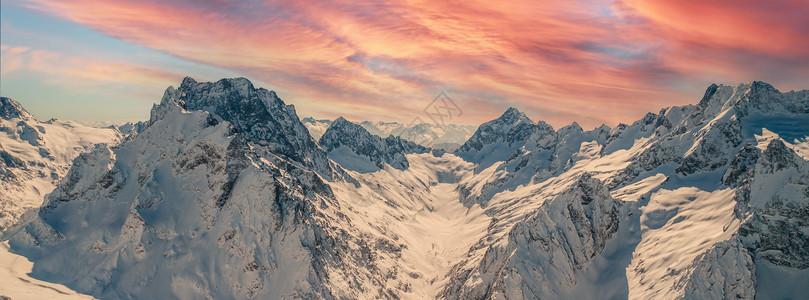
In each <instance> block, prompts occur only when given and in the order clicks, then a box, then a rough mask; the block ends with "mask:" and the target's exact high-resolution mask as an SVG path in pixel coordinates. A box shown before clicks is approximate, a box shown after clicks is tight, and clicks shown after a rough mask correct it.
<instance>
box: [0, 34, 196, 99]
mask: <svg viewBox="0 0 809 300" xmlns="http://www.w3.org/2000/svg"><path fill="white" fill-rule="evenodd" d="M2 57H3V70H2V73H3V74H7V73H12V72H32V73H35V74H39V75H47V77H48V78H50V79H49V80H51V81H52V82H54V83H56V84H58V85H59V86H62V87H65V88H66V89H68V90H70V89H86V88H88V87H96V88H98V87H102V86H107V87H109V86H121V87H136V89H144V88H148V89H155V90H156V91H159V89H162V88H165V86H164V85H165V83H166V82H174V81H177V80H180V79H181V78H182V74H179V73H172V72H169V71H165V70H162V69H160V68H156V67H149V66H142V65H135V64H129V63H122V62H110V61H98V60H90V59H87V58H85V57H76V56H69V55H65V54H62V53H58V52H54V51H49V50H42V49H31V48H29V47H25V46H9V45H2ZM149 94H150V95H152V94H159V93H155V92H151V93H149Z"/></svg>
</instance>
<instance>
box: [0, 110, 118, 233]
mask: <svg viewBox="0 0 809 300" xmlns="http://www.w3.org/2000/svg"><path fill="white" fill-rule="evenodd" d="M122 136H123V135H122V134H121V133H120V132H118V131H117V130H116V129H109V128H93V127H87V126H83V125H81V124H79V123H76V122H72V121H61V120H55V119H52V120H49V121H46V122H41V121H39V120H37V119H36V118H34V116H32V115H31V114H29V113H28V112H27V111H26V110H25V109H24V108H23V107H22V106H21V105H20V104H19V103H18V102H16V101H14V100H12V99H9V98H5V97H2V98H0V234H1V233H2V232H3V231H4V230H5V229H6V228H8V227H9V226H11V225H12V224H14V223H15V222H17V220H18V219H19V218H20V216H21V215H22V214H23V213H24V212H25V211H26V210H27V209H31V208H34V207H37V206H39V205H41V204H42V201H43V199H44V197H45V195H46V194H47V193H50V192H51V190H53V188H54V186H55V184H56V183H57V182H58V181H59V179H61V178H62V177H63V176H64V175H65V174H66V173H67V172H68V169H69V168H70V163H71V161H72V160H73V158H74V157H76V156H77V155H78V154H79V153H81V152H85V151H89V150H91V149H92V148H93V145H95V144H98V143H116V142H117V141H118V140H120V139H121V138H122Z"/></svg>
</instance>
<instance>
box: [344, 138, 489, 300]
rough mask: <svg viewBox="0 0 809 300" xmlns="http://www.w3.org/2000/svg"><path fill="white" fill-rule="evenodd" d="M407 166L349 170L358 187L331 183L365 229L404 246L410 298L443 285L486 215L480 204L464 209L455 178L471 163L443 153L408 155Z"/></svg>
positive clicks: (426, 295)
mask: <svg viewBox="0 0 809 300" xmlns="http://www.w3.org/2000/svg"><path fill="white" fill-rule="evenodd" d="M407 159H408V161H409V162H410V168H409V169H407V170H405V171H400V170H397V169H394V168H390V167H388V168H386V169H384V170H379V171H377V172H374V173H366V174H360V173H353V175H355V176H356V177H357V179H358V180H360V182H361V183H362V187H361V188H359V189H358V188H357V187H355V186H354V185H353V184H351V183H347V182H341V183H337V184H333V185H332V187H333V188H334V190H335V196H336V197H337V198H338V199H339V200H341V202H344V203H350V205H351V208H350V209H349V211H351V212H352V213H353V214H352V215H351V217H352V219H355V220H362V221H363V222H360V224H362V225H359V226H358V227H359V228H360V229H362V230H366V231H368V232H375V233H378V234H381V235H392V236H394V240H396V241H397V242H399V243H401V244H403V245H404V246H405V247H404V250H403V251H402V257H401V259H402V261H401V262H396V261H391V262H390V263H391V264H389V265H386V266H383V267H385V268H391V269H393V268H396V267H397V265H399V264H401V266H400V267H401V268H402V272H404V273H405V274H406V275H407V276H406V278H407V279H406V280H407V283H408V284H410V287H411V290H412V292H411V293H408V294H404V295H402V296H403V297H404V298H411V299H431V298H435V296H436V295H437V294H438V292H439V290H440V289H441V288H442V287H443V286H444V285H445V284H446V274H447V273H448V272H449V271H450V269H451V268H452V266H453V264H454V263H455V262H457V261H459V260H460V259H461V258H462V257H463V256H465V255H466V253H467V251H468V250H469V248H470V246H472V245H473V244H474V243H476V242H477V241H478V240H479V239H481V238H482V237H483V236H484V235H485V234H486V228H487V226H489V224H490V223H491V218H490V217H488V216H486V215H485V214H484V212H483V209H481V208H480V206H477V205H476V206H472V207H470V208H467V207H464V205H463V204H462V203H461V201H460V195H459V193H458V182H459V181H460V180H461V179H463V178H465V177H468V176H471V175H472V169H473V167H474V166H473V165H471V164H469V163H467V162H464V161H463V160H462V159H460V158H458V157H456V156H454V155H450V154H445V155H444V156H443V157H435V156H433V155H431V154H412V155H408V156H407Z"/></svg>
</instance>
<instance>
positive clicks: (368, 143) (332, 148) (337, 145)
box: [318, 117, 429, 172]
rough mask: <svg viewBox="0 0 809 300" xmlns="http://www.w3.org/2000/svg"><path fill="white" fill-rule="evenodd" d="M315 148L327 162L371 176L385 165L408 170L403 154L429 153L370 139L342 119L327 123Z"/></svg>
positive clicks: (397, 141) (406, 143)
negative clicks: (318, 146)
mask: <svg viewBox="0 0 809 300" xmlns="http://www.w3.org/2000/svg"><path fill="white" fill-rule="evenodd" d="M318 144H320V146H321V147H323V149H324V150H326V151H327V152H328V154H329V158H331V159H332V160H334V161H335V162H337V163H339V164H340V165H341V166H343V168H346V169H349V170H353V171H357V172H372V171H376V170H379V169H383V168H385V165H390V166H391V167H393V168H396V169H399V170H404V169H407V167H408V166H409V163H408V161H407V158H406V157H405V155H406V154H410V153H425V152H428V151H429V149H428V148H426V147H424V146H421V145H418V144H416V143H413V142H411V141H408V140H405V139H402V138H400V137H396V136H393V135H389V136H388V137H386V138H381V137H379V136H376V135H373V134H371V133H369V132H368V131H367V130H365V128H363V127H362V126H361V125H359V124H356V123H353V122H350V121H348V120H346V119H344V118H343V117H339V118H337V119H336V120H334V122H332V123H331V125H330V126H329V128H328V129H327V130H326V132H325V133H324V134H323V136H322V137H321V138H320V141H318Z"/></svg>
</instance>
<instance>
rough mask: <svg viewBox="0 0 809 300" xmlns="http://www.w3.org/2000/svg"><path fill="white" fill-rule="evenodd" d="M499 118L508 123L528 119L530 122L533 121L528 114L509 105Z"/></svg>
mask: <svg viewBox="0 0 809 300" xmlns="http://www.w3.org/2000/svg"><path fill="white" fill-rule="evenodd" d="M497 119H498V120H502V121H506V122H508V123H513V122H517V121H527V122H529V123H533V122H532V121H531V120H530V119H528V117H527V116H525V114H524V113H523V112H521V111H519V110H518V109H516V108H514V107H509V108H508V109H507V110H506V111H505V112H504V113H503V114H502V115H501V116H500V117H499V118H497Z"/></svg>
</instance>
